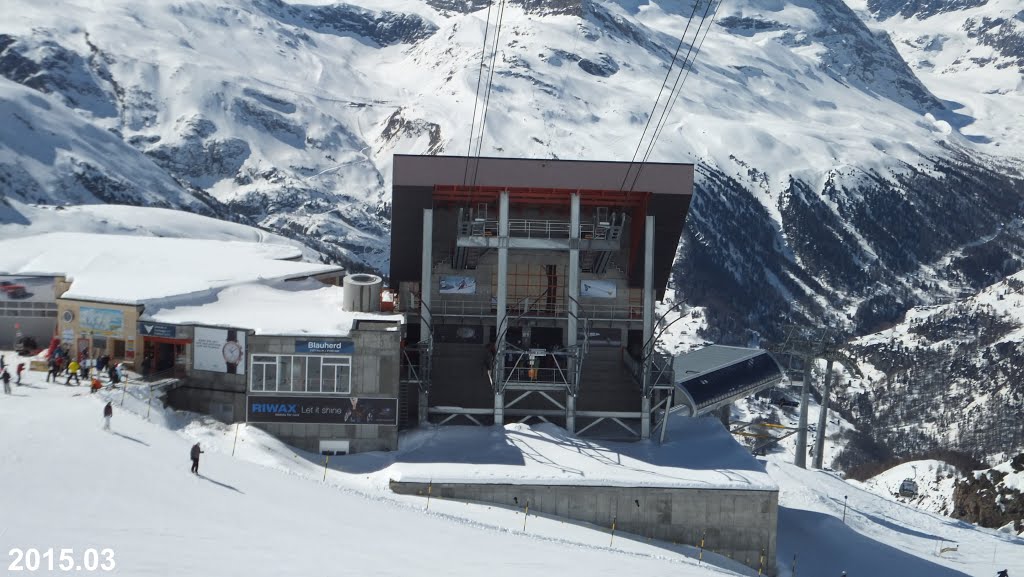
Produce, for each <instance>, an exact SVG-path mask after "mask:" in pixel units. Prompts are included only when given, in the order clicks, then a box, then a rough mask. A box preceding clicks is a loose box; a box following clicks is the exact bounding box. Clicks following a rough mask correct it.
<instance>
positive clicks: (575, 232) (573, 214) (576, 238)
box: [565, 192, 582, 433]
mask: <svg viewBox="0 0 1024 577" xmlns="http://www.w3.org/2000/svg"><path fill="white" fill-rule="evenodd" d="M567 282H568V283H569V286H568V287H567V288H566V293H567V294H568V297H569V303H568V305H569V318H568V319H567V325H566V333H567V334H566V335H565V338H566V341H565V343H566V346H567V347H568V349H569V350H570V351H575V347H576V345H577V338H578V335H579V326H578V315H579V314H580V311H579V298H580V193H578V192H574V193H573V194H572V196H571V197H570V207H569V278H568V279H567ZM580 360H582V355H579V356H577V357H576V358H575V359H574V358H572V357H570V358H569V362H568V363H567V365H568V367H567V368H568V373H569V375H575V374H576V363H577V362H579V361H580ZM570 378H571V377H570ZM579 388H580V383H570V391H569V395H568V397H567V399H566V406H565V411H566V414H565V428H566V430H568V431H569V432H570V433H575V432H576V392H577V391H579Z"/></svg>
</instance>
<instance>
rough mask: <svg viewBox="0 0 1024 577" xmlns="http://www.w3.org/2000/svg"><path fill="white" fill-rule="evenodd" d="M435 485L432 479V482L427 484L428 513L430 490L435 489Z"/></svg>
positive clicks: (428, 508)
mask: <svg viewBox="0 0 1024 577" xmlns="http://www.w3.org/2000/svg"><path fill="white" fill-rule="evenodd" d="M433 485H434V480H433V479H431V480H430V482H429V483H427V511H429V510H430V489H431V487H433Z"/></svg>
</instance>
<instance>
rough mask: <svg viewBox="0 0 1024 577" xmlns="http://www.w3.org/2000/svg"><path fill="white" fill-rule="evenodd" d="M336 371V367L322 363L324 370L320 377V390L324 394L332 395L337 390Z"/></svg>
mask: <svg viewBox="0 0 1024 577" xmlns="http://www.w3.org/2000/svg"><path fill="white" fill-rule="evenodd" d="M337 369H338V367H337V366H336V365H331V364H327V363H324V369H323V375H322V383H323V384H322V385H321V390H322V391H323V392H325V393H334V392H336V391H337V390H338V388H337V383H336V381H337V378H338V376H337V373H338V370H337Z"/></svg>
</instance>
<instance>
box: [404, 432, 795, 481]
mask: <svg viewBox="0 0 1024 577" xmlns="http://www.w3.org/2000/svg"><path fill="white" fill-rule="evenodd" d="M443 429H444V430H443V431H434V430H430V431H426V430H424V431H422V433H420V432H418V431H414V432H412V433H409V434H410V435H417V434H422V435H423V437H422V438H418V439H411V438H409V437H406V438H405V439H403V445H404V447H405V448H404V449H400V451H401V453H402V454H401V455H400V456H399V459H398V460H397V462H395V463H394V464H393V465H391V466H390V467H388V468H387V470H386V472H387V475H388V477H389V478H390V479H394V480H396V481H405V482H427V481H433V482H434V483H439V482H443V483H488V484H495V483H496V484H504V483H513V484H520V485H588V486H602V487H665V488H699V489H707V488H714V489H745V490H750V491H777V490H778V485H776V483H775V482H774V481H773V480H772V479H771V478H770V477H769V476H768V474H767V473H766V472H765V470H764V466H763V465H762V464H761V463H759V462H758V461H757V460H756V459H754V457H752V456H751V455H750V452H749V451H747V450H746V449H744V448H743V447H742V446H741V445H739V444H737V443H736V441H735V440H733V438H732V436H731V435H730V434H729V433H728V431H726V430H725V429H724V428H723V427H722V425H721V423H720V422H718V421H717V420H715V419H711V418H705V419H681V418H675V419H673V420H672V424H671V429H672V430H671V431H670V433H669V439H670V440H668V441H667V442H666V443H665V444H664V445H657V444H653V443H618V442H610V441H608V442H605V441H589V440H583V439H580V438H578V437H576V436H574V435H571V434H569V433H568V432H566V430H565V429H562V428H560V427H557V426H555V425H551V424H539V425H534V426H530V425H525V424H519V423H516V424H508V425H505V427H504V429H503V430H500V429H494V428H492V429H481V428H479V427H443ZM410 447H411V448H410Z"/></svg>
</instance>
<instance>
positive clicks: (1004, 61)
mask: <svg viewBox="0 0 1024 577" xmlns="http://www.w3.org/2000/svg"><path fill="white" fill-rule="evenodd" d="M847 4H849V5H850V6H851V7H853V8H855V9H857V10H858V12H859V13H860V14H862V15H863V16H864V18H865V20H866V21H868V22H869V23H870V24H871V25H872V27H877V28H880V29H882V30H884V31H885V32H887V33H888V34H889V36H890V37H891V38H892V41H893V43H894V44H895V46H896V48H897V49H898V50H899V51H900V53H901V54H902V55H903V57H904V59H905V60H906V61H907V63H908V64H909V65H910V66H911V67H912V68H913V69H914V72H915V73H916V74H917V75H918V77H919V78H921V80H922V82H923V83H924V84H925V86H927V87H928V89H929V90H930V91H931V92H932V93H933V94H935V96H937V97H938V98H941V99H943V100H944V101H946V107H947V108H948V109H950V110H951V111H952V112H953V113H954V114H953V115H951V124H952V125H953V126H956V127H957V128H959V129H960V132H961V133H962V134H963V135H964V136H966V137H967V138H969V139H970V140H971V141H973V142H974V143H976V144H978V145H979V149H981V150H984V151H985V152H987V153H990V154H995V155H1001V156H1003V155H1005V156H1009V157H1011V158H1015V159H1016V160H1017V161H1020V159H1021V154H1020V151H1021V149H1022V145H1024V133H1022V132H1021V130H1020V126H1021V123H1022V122H1024V6H1022V5H1021V3H1020V2H1019V1H1018V0H934V1H929V2H911V1H906V0H847Z"/></svg>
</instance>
